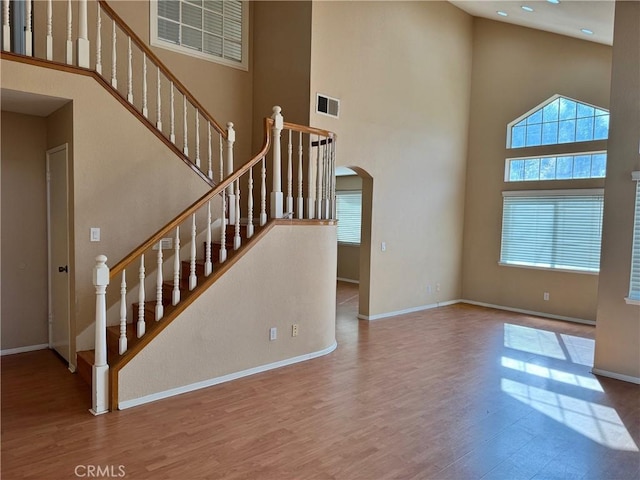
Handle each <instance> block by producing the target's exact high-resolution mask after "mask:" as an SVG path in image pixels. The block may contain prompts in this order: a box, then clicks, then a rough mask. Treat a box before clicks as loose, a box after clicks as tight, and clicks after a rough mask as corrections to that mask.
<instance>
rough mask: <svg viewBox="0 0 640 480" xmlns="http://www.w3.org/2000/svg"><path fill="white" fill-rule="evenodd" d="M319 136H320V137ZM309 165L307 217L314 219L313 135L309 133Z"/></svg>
mask: <svg viewBox="0 0 640 480" xmlns="http://www.w3.org/2000/svg"><path fill="white" fill-rule="evenodd" d="M318 138H319V137H318ZM308 159H309V161H308V163H309V164H308V165H307V218H308V219H310V220H311V219H314V218H315V216H316V208H315V192H314V190H315V182H314V181H313V172H314V168H313V136H311V135H309V155H308Z"/></svg>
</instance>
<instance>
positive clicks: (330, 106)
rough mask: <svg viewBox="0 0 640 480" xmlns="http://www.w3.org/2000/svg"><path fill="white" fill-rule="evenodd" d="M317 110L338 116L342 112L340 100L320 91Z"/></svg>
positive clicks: (317, 98) (317, 96) (331, 115)
mask: <svg viewBox="0 0 640 480" xmlns="http://www.w3.org/2000/svg"><path fill="white" fill-rule="evenodd" d="M316 112H317V113H322V114H324V115H329V116H330V117H334V118H338V113H339V112H340V100H338V99H337V98H331V97H328V96H327V95H322V94H320V93H318V94H317V95H316Z"/></svg>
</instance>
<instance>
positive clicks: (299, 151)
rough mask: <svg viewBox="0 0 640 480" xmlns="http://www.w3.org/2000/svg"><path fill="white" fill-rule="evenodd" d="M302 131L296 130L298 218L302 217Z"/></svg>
mask: <svg viewBox="0 0 640 480" xmlns="http://www.w3.org/2000/svg"><path fill="white" fill-rule="evenodd" d="M302 153H303V151H302V132H298V218H303V217H304V198H303V196H302Z"/></svg>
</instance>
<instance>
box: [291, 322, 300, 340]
mask: <svg viewBox="0 0 640 480" xmlns="http://www.w3.org/2000/svg"><path fill="white" fill-rule="evenodd" d="M291 336H292V337H297V336H298V324H297V323H294V324H293V325H291Z"/></svg>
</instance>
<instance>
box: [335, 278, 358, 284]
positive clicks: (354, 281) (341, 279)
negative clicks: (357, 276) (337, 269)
mask: <svg viewBox="0 0 640 480" xmlns="http://www.w3.org/2000/svg"><path fill="white" fill-rule="evenodd" d="M338 281H339V282H347V283H357V284H360V280H352V279H351V278H342V277H338Z"/></svg>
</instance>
